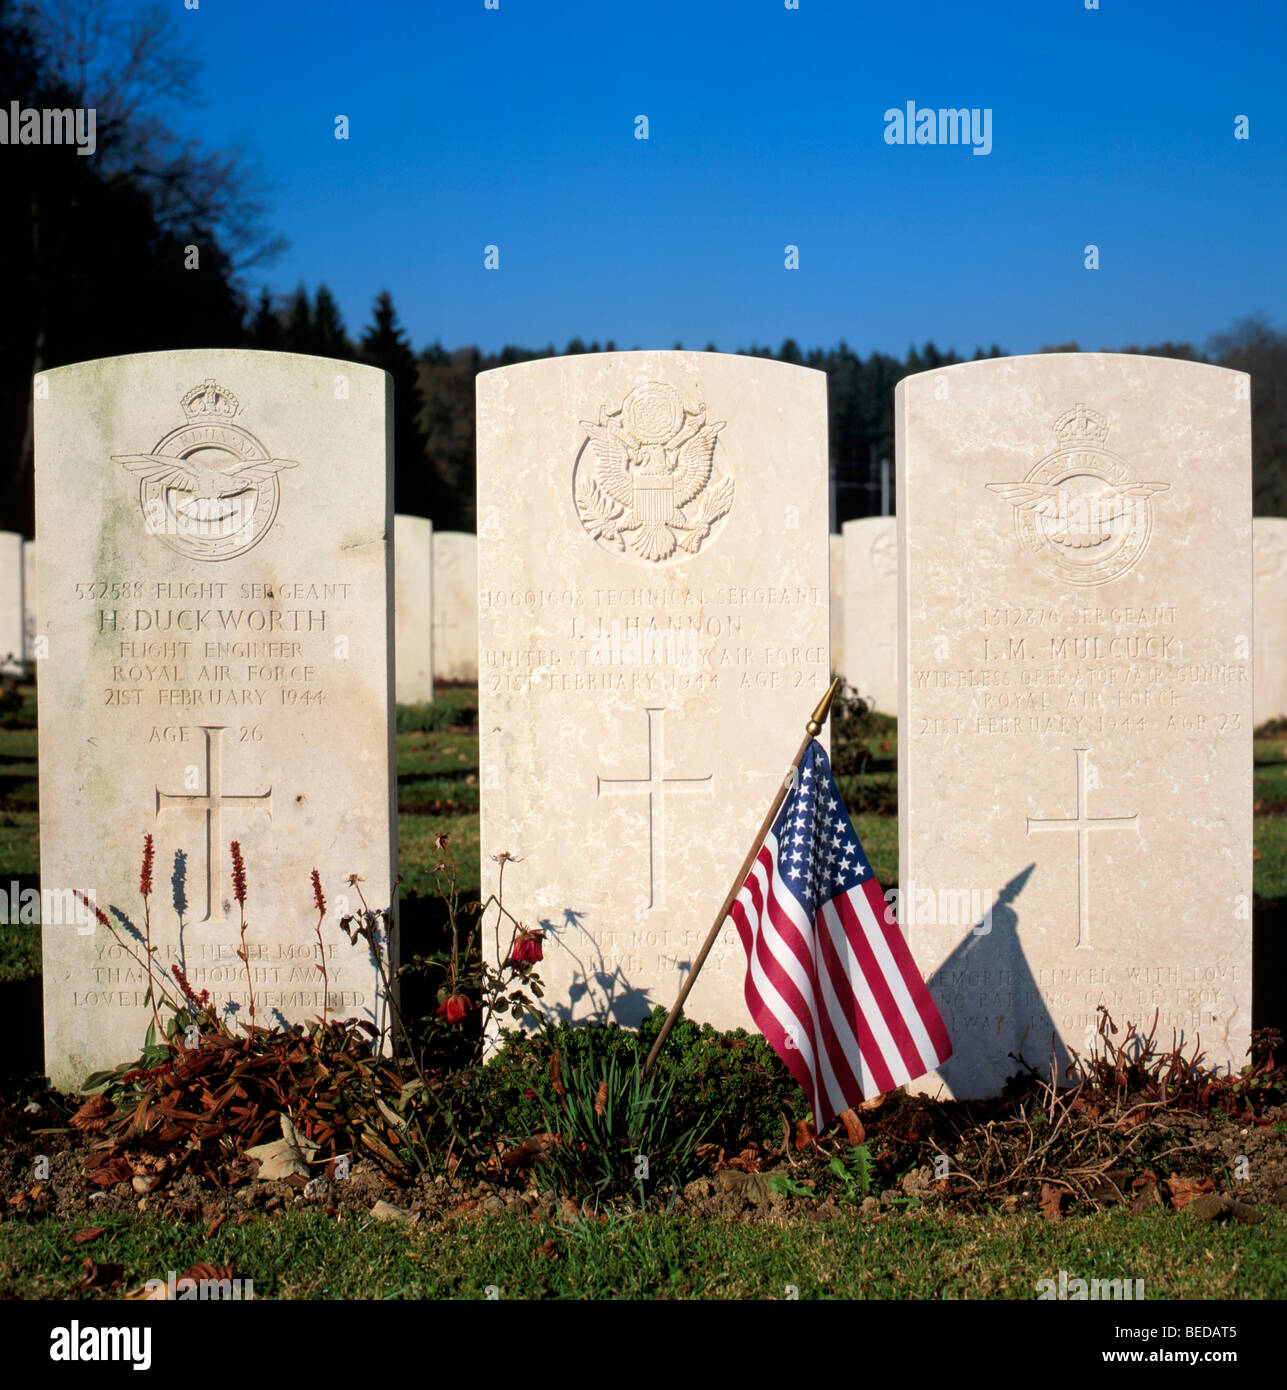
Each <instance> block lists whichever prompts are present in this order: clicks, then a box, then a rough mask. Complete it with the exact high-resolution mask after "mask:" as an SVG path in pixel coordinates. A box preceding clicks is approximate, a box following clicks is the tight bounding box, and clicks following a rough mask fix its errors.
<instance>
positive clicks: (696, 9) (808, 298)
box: [180, 0, 1287, 356]
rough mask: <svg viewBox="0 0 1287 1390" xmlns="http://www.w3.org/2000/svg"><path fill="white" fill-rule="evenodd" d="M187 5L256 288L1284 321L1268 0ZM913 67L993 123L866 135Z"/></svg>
mask: <svg viewBox="0 0 1287 1390" xmlns="http://www.w3.org/2000/svg"><path fill="white" fill-rule="evenodd" d="M180 13H181V15H182V27H185V28H186V29H187V30H188V32H189V34H190V36H191V37H192V40H193V47H194V50H195V51H196V52H197V53H198V54H199V55H200V56H201V58H202V59H203V60H204V64H205V67H204V71H203V73H202V76H201V79H200V91H201V93H202V96H203V103H202V104H201V105H200V106H199V107H195V108H189V109H187V110H186V111H185V112H184V113H183V114H182V118H181V119H182V121H183V122H184V124H185V125H187V126H188V127H189V128H190V129H191V130H192V131H193V132H194V133H197V134H199V135H201V137H202V138H203V139H204V140H206V141H208V142H209V143H210V144H213V145H216V146H219V145H223V144H226V143H229V142H232V141H236V140H240V141H241V142H243V143H244V145H245V147H246V149H247V150H248V151H249V152H250V153H252V154H253V155H254V156H255V158H256V159H257V160H258V162H259V163H260V165H261V166H262V168H263V170H264V171H265V172H266V173H267V174H268V175H269V176H270V178H271V179H272V181H273V183H274V185H275V187H274V193H273V219H272V220H273V224H274V227H275V229H276V230H278V231H279V232H281V233H282V234H283V235H285V236H286V237H287V238H288V239H289V240H290V242H291V249H290V250H289V251H288V252H287V253H286V254H285V255H283V256H282V257H281V258H280V259H279V260H278V261H277V262H275V263H274V264H273V265H272V266H271V267H268V268H266V269H263V270H255V271H252V272H251V274H250V275H249V277H248V281H247V284H248V287H249V288H250V289H251V290H252V291H253V292H257V291H258V289H259V287H260V285H261V284H264V283H267V284H268V285H269V287H270V288H271V289H272V290H273V291H274V292H279V293H280V292H286V291H289V290H291V289H293V288H294V286H295V285H296V284H298V283H299V282H300V281H304V282H305V283H306V284H307V285H308V286H309V287H310V289H311V288H314V287H315V286H316V285H317V284H318V283H319V282H320V281H325V282H326V283H327V284H328V285H329V286H330V288H331V289H332V291H333V292H334V293H335V295H336V297H337V299H338V300H339V303H340V307H341V309H342V311H343V313H344V316H345V320H346V322H347V324H348V327H349V329H350V332H358V331H360V330H361V328H362V327H363V326H364V325H365V324H366V322H367V321H368V319H369V310H370V303H371V300H372V298H373V296H374V295H375V294H376V292H377V291H379V290H380V289H382V288H385V287H387V288H389V289H390V290H391V291H392V293H393V296H394V301H395V304H396V305H397V307H398V310H399V313H400V315H401V317H402V320H403V322H404V324H405V326H406V327H407V329H408V331H409V333H410V336H411V339H412V342H413V344H414V346H416V347H417V348H420V347H423V346H427V345H428V344H430V343H432V342H434V341H440V342H441V343H442V344H443V345H444V346H445V347H448V348H451V347H456V346H461V345H466V344H477V345H478V346H480V347H482V348H483V349H485V350H495V349H499V348H500V347H501V346H503V345H504V344H506V343H512V344H516V345H521V346H526V347H531V348H540V347H544V346H545V345H546V344H549V343H551V342H552V343H554V344H555V345H556V346H557V347H559V348H562V347H563V346H564V345H565V344H566V343H567V341H568V340H569V339H570V338H572V337H574V336H580V337H582V338H583V339H584V340H585V341H586V342H589V341H591V340H592V339H597V340H598V341H599V342H600V343H603V342H604V341H605V340H607V339H609V338H611V339H614V340H615V342H616V345H617V346H618V347H633V346H636V345H638V346H642V347H671V346H673V345H674V344H675V343H676V342H682V343H683V344H684V346H686V347H702V346H705V344H706V343H707V342H711V341H713V342H714V343H715V344H716V345H717V346H718V347H719V348H720V349H721V350H722V351H732V350H735V349H736V348H738V347H747V346H749V345H750V344H751V343H752V342H753V341H754V342H758V343H760V344H770V345H773V346H775V347H776V346H777V345H778V344H780V343H781V341H782V339H783V338H785V337H788V336H790V337H794V338H795V339H796V340H797V341H798V342H799V343H800V344H801V345H802V346H805V347H810V346H831V345H833V344H835V343H837V342H838V341H839V340H841V339H842V338H843V339H844V340H846V341H847V342H848V344H849V345H850V347H851V348H853V349H854V350H856V351H858V352H860V353H862V354H864V355H865V354H867V353H869V352H871V351H873V350H880V351H885V352H891V353H893V354H895V355H899V356H901V355H902V354H903V353H904V352H905V350H906V348H907V346H908V344H909V343H912V342H916V343H918V344H920V343H923V342H924V341H925V340H927V339H932V340H933V341H934V342H935V343H936V344H937V345H938V346H939V347H940V348H944V349H945V348H948V347H955V348H956V350H957V351H959V352H961V353H963V354H967V355H968V354H969V353H971V352H972V351H973V350H974V348H975V347H976V346H978V345H983V346H985V347H986V346H987V345H989V344H991V343H993V342H995V343H998V344H1000V345H1001V346H1002V347H1003V348H1005V349H1006V350H1007V351H1010V352H1015V353H1019V352H1030V351H1035V350H1036V349H1037V348H1039V347H1041V346H1042V345H1043V344H1049V343H1055V342H1065V341H1068V340H1075V341H1076V342H1078V343H1079V344H1080V345H1081V346H1082V347H1083V348H1103V347H1108V348H1116V347H1123V346H1126V345H1128V344H1138V345H1143V344H1146V343H1157V342H1161V341H1163V340H1166V339H1171V340H1176V341H1191V342H1195V343H1197V344H1199V345H1201V343H1202V342H1203V341H1204V340H1205V339H1206V338H1207V336H1208V335H1209V334H1211V333H1214V332H1219V331H1221V330H1223V329H1225V328H1227V327H1228V326H1229V325H1230V324H1231V323H1232V322H1233V320H1235V319H1236V318H1239V317H1242V316H1244V315H1247V314H1250V313H1255V312H1257V311H1260V312H1264V313H1265V314H1267V315H1268V316H1269V318H1270V319H1271V321H1273V322H1274V323H1275V324H1276V325H1277V326H1278V327H1280V328H1281V327H1283V313H1282V310H1283V304H1284V290H1285V289H1287V255H1284V234H1283V229H1284V227H1285V226H1287V206H1285V204H1287V178H1285V177H1284V174H1285V173H1287V165H1285V161H1284V136H1285V134H1287V130H1285V127H1287V97H1284V95H1283V89H1284V82H1283V78H1282V71H1283V65H1284V60H1285V59H1287V42H1285V41H1284V40H1285V39H1287V4H1283V3H1282V0H1261V2H1260V3H1246V4H1238V3H1223V4H1211V3H1198V2H1197V0H1158V2H1156V3H1148V2H1147V0H1131V2H1130V3H1128V2H1127V0H1100V8H1099V9H1098V10H1087V9H1086V8H1085V0H1017V2H1016V3H997V4H983V3H965V0H959V2H958V3H941V2H940V0H930V2H929V3H918V4H910V3H905V4H904V3H887V4H870V3H867V2H866V0H848V2H847V3H846V2H845V0H799V9H798V10H788V9H787V8H786V7H785V5H784V4H783V0H717V2H716V3H700V0H692V3H688V4H685V3H670V2H668V3H655V4H647V3H617V2H616V0H499V9H497V10H487V9H485V8H484V3H483V0H425V2H424V3H420V4H410V3H406V4H403V3H392V0H377V2H376V3H355V2H354V0H342V2H340V0H308V3H302V0H274V2H273V3H265V2H264V0H258V3H249V0H201V5H200V8H199V9H198V10H195V11H188V12H183V11H181V12H180ZM908 101H914V102H915V103H916V104H917V106H918V107H931V108H939V107H957V108H959V107H978V108H980V109H981V110H982V109H984V108H987V109H990V110H991V112H992V118H991V119H992V150H991V153H989V154H987V155H986V156H980V155H975V154H973V153H972V151H971V150H970V148H968V147H962V146H959V145H958V146H927V145H919V146H918V145H903V146H897V145H889V144H887V143H886V141H885V138H884V136H885V129H886V124H885V120H884V113H885V111H886V110H887V109H888V108H892V107H900V108H901V107H904V106H905V104H906V103H907V102H908ZM339 114H343V115H346V116H347V117H348V118H349V121H350V131H351V138H350V139H349V140H347V141H338V140H336V139H335V138H334V134H333V132H334V119H335V117H336V116H337V115H339ZM638 115H646V116H647V117H648V122H649V139H648V140H646V141H644V140H638V139H636V138H635V128H636V127H635V118H636V117H637V116H638ZM1240 115H1245V116H1246V117H1247V118H1248V120H1249V130H1250V138H1249V139H1247V140H1235V138H1234V128H1235V119H1236V117H1238V116H1240ZM1091 243H1093V244H1095V245H1097V246H1098V247H1099V255H1100V269H1098V270H1095V271H1090V270H1087V269H1085V268H1084V266H1083V259H1084V257H1083V247H1084V246H1086V245H1087V244H1091ZM788 244H791V245H795V246H798V248H799V269H798V270H787V269H785V268H784V259H785V253H784V248H785V247H786V246H787V245H788ZM487 245H495V246H497V247H498V248H499V253H500V268H499V269H498V270H494V271H489V270H487V269H485V268H484V247H486V246H487Z"/></svg>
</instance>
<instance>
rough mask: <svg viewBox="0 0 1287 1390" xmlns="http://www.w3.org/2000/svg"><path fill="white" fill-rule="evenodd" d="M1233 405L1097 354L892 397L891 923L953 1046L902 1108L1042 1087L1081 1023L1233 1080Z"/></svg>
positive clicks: (1239, 578)
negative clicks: (1192, 1058)
mask: <svg viewBox="0 0 1287 1390" xmlns="http://www.w3.org/2000/svg"><path fill="white" fill-rule="evenodd" d="M1248 394H1249V393H1248V378H1247V377H1246V376H1245V375H1244V374H1242V373H1239V372H1232V371H1227V370H1224V369H1221V368H1216V367H1210V366H1205V365H1199V364H1195V363H1189V362H1179V361H1168V360H1162V359H1158V358H1150V357H1141V356H1134V355H1131V356H1124V355H1123V356H1119V355H1115V354H1101V353H1085V354H1050V355H1043V356H1036V357H1019V358H1008V359H1004V358H1003V359H999V360H993V361H986V362H977V363H969V364H966V365H962V366H956V367H948V368H945V369H943V370H941V371H937V372H932V373H924V374H921V375H918V376H913V377H909V378H907V379H906V380H904V381H903V382H902V383H901V384H900V385H899V387H898V392H897V398H896V417H897V438H898V472H897V476H898V522H899V540H900V546H901V550H902V570H901V574H900V586H899V602H900V604H901V606H902V610H903V624H904V626H903V638H902V645H903V650H902V653H901V658H902V671H903V705H902V710H901V713H900V721H899V741H898V751H899V838H900V889H901V902H900V909H901V911H900V920H902V922H903V923H904V929H905V930H908V932H909V940H910V942H911V945H912V948H913V951H914V952H915V954H916V958H917V960H918V962H919V964H920V966H921V968H922V969H923V970H924V971H925V973H926V976H927V978H928V979H929V980H930V981H931V987H932V990H933V993H934V996H935V998H936V1000H937V1002H938V1005H939V1008H940V1009H941V1011H942V1013H943V1017H944V1020H945V1022H946V1023H947V1026H948V1030H949V1032H950V1033H951V1035H952V1041H953V1043H954V1045H955V1049H956V1051H955V1055H954V1056H953V1058H952V1059H951V1060H950V1061H949V1062H948V1063H947V1064H946V1065H945V1066H944V1067H943V1068H942V1069H941V1073H940V1074H939V1077H935V1076H930V1077H928V1078H926V1079H925V1080H924V1081H923V1082H922V1083H920V1085H919V1089H924V1090H935V1089H937V1087H938V1086H939V1081H940V1078H941V1081H942V1083H944V1085H945V1086H946V1088H947V1090H948V1091H950V1092H951V1093H953V1094H955V1095H958V1096H979V1095H986V1094H991V1093H994V1092H995V1091H996V1090H997V1089H998V1088H999V1087H1000V1085H1001V1084H1002V1082H1003V1081H1004V1079H1005V1078H1006V1076H1007V1075H1009V1074H1011V1073H1013V1072H1014V1071H1016V1070H1018V1067H1017V1064H1016V1063H1015V1062H1014V1061H1013V1059H1012V1058H1011V1057H1010V1055H1009V1054H1011V1053H1014V1054H1018V1055H1022V1056H1023V1057H1024V1058H1025V1059H1026V1060H1027V1061H1028V1062H1029V1063H1031V1064H1032V1065H1034V1066H1036V1067H1039V1068H1042V1069H1043V1070H1045V1071H1048V1070H1049V1068H1050V1066H1051V1063H1052V1058H1053V1061H1054V1064H1055V1065H1056V1067H1057V1068H1060V1069H1062V1068H1063V1067H1064V1066H1065V1065H1066V1064H1067V1063H1068V1061H1069V1054H1070V1052H1071V1051H1072V1050H1074V1049H1075V1050H1077V1051H1078V1052H1082V1053H1085V1052H1086V1051H1087V1050H1088V1047H1089V1044H1090V1042H1091V1041H1092V1040H1093V1037H1094V1030H1095V1025H1096V1022H1097V1018H1098V1014H1097V1010H1098V1009H1099V1008H1100V1007H1101V1006H1102V1007H1104V1008H1107V1010H1108V1011H1109V1013H1110V1014H1111V1016H1112V1017H1113V1019H1114V1020H1115V1021H1116V1023H1117V1024H1118V1026H1119V1027H1120V1026H1121V1025H1123V1024H1124V1023H1126V1022H1127V1021H1128V1020H1129V1021H1133V1022H1136V1023H1139V1024H1142V1025H1143V1027H1144V1030H1145V1031H1146V1032H1147V1030H1148V1028H1149V1026H1150V1025H1151V1024H1152V1022H1153V1019H1154V1015H1155V1014H1156V1017H1157V1029H1158V1038H1159V1040H1160V1041H1162V1042H1163V1043H1164V1044H1166V1045H1168V1046H1169V1045H1170V1041H1171V1038H1172V1034H1173V1032H1174V1033H1175V1034H1176V1035H1177V1036H1178V1037H1179V1038H1180V1039H1181V1040H1182V1043H1183V1045H1184V1047H1185V1049H1186V1051H1191V1050H1192V1049H1193V1047H1194V1046H1195V1044H1196V1043H1197V1041H1198V1039H1199V1038H1200V1039H1201V1045H1202V1049H1203V1051H1204V1052H1205V1053H1206V1056H1207V1058H1208V1060H1209V1062H1211V1063H1212V1064H1216V1065H1221V1066H1226V1067H1233V1068H1237V1067H1239V1066H1241V1065H1242V1064H1243V1063H1244V1061H1245V1060H1246V1058H1245V1053H1246V1049H1247V1044H1248V1039H1249V1032H1250V1005H1251V801H1252V789H1251V680H1250V678H1251V663H1250V659H1249V658H1250V645H1249V641H1248V635H1249V633H1250V628H1251V502H1250V499H1251V492H1250V483H1251V460H1250V420H1249V409H1248ZM989 911H990V915H989V916H985V915H984V914H985V912H989Z"/></svg>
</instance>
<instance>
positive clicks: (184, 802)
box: [156, 724, 273, 922]
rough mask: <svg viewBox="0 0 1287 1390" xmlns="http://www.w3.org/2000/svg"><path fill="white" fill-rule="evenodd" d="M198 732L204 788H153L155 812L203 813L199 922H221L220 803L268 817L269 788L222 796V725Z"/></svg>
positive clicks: (269, 817)
mask: <svg viewBox="0 0 1287 1390" xmlns="http://www.w3.org/2000/svg"><path fill="white" fill-rule="evenodd" d="M201 732H202V733H203V734H204V735H205V736H206V790H205V794H204V795H199V794H185V793H171V792H163V791H162V790H161V788H160V787H158V788H157V789H156V814H157V815H158V816H159V815H160V814H161V812H162V811H169V810H182V811H204V812H205V815H206V914H205V916H204V917H202V918H201V921H203V922H211V921H215V922H221V921H222V920H223V917H222V915H220V916H219V917H213V916H212V913H213V911H214V907H215V904H216V903H218V902H220V901H221V899H220V894H219V889H220V883H221V881H222V879H223V816H222V808H223V807H224V806H245V807H247V808H253V809H255V810H257V811H262V812H264V813H265V814H266V815H267V816H268V819H269V820H272V818H273V789H272V788H271V787H269V788H268V790H267V791H266V792H259V793H257V794H256V795H254V796H225V795H224V794H223V757H222V753H221V750H220V746H219V735H220V734H222V733H223V728H222V727H221V726H216V725H204V724H203V725H202V726H201ZM164 802H178V803H180V804H179V805H178V806H167V805H163V803H164Z"/></svg>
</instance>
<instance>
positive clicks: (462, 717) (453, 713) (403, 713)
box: [397, 700, 478, 734]
mask: <svg viewBox="0 0 1287 1390" xmlns="http://www.w3.org/2000/svg"><path fill="white" fill-rule="evenodd" d="M477 723H478V708H477V706H471V705H463V704H460V703H459V702H457V701H455V700H435V701H434V702H433V703H432V704H428V705H399V706H398V708H397V725H398V732H399V733H400V734H411V733H433V732H436V731H437V730H439V729H448V728H457V727H460V726H462V725H463V726H466V727H468V728H473V727H474V726H475V725H477Z"/></svg>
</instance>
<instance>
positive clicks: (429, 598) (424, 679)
mask: <svg viewBox="0 0 1287 1390" xmlns="http://www.w3.org/2000/svg"><path fill="white" fill-rule="evenodd" d="M393 562H394V563H393V568H394V600H393V607H394V613H395V616H396V628H395V637H394V653H395V670H396V672H397V694H398V704H400V705H423V704H428V703H429V702H430V701H431V700H432V699H433V523H432V522H431V521H430V520H429V519H428V518H427V517H423V516H395V517H394V518H393Z"/></svg>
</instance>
